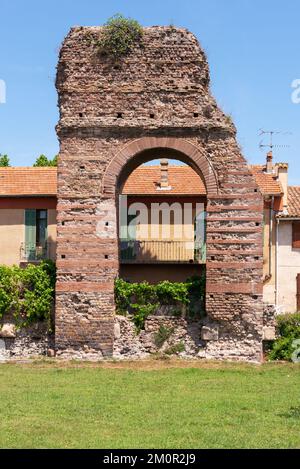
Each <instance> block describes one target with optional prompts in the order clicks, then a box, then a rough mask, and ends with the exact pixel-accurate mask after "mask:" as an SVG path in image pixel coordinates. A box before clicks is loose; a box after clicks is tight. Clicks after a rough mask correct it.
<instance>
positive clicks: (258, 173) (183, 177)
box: [0, 165, 300, 213]
mask: <svg viewBox="0 0 300 469" xmlns="http://www.w3.org/2000/svg"><path fill="white" fill-rule="evenodd" d="M249 168H250V170H251V172H252V173H253V175H254V177H255V179H256V182H257V184H258V186H259V188H260V190H261V192H262V194H263V195H267V194H269V195H281V194H282V188H281V185H280V183H279V181H278V180H276V178H275V177H274V176H273V175H272V174H267V173H265V172H264V169H265V166H262V165H253V166H250V167H249ZM160 171H161V170H160V166H140V167H138V168H137V169H136V170H135V171H133V172H132V173H131V174H130V176H129V177H128V179H127V181H126V183H125V185H124V188H123V193H124V194H127V195H130V194H131V195H158V194H159V195H170V194H171V195H206V189H205V185H204V183H203V181H202V179H201V178H200V177H199V176H198V175H197V173H195V171H194V170H193V169H192V168H190V167H189V166H169V168H168V177H169V185H170V187H171V189H170V190H160V186H159V182H160ZM290 189H291V194H292V195H291V197H292V199H291V200H293V202H292V204H291V207H292V206H294V205H295V201H294V199H295V196H294V195H293V194H294V193H298V192H297V191H298V190H299V188H298V187H291V188H290ZM56 194H57V168H49V167H47V168H43V167H40V168H32V167H28V168H26V167H24V168H21V167H13V168H0V197H1V196H26V195H28V196H41V195H49V196H50V195H52V196H55V195H56ZM297 210H298V208H297ZM297 213H300V211H298V212H297Z"/></svg>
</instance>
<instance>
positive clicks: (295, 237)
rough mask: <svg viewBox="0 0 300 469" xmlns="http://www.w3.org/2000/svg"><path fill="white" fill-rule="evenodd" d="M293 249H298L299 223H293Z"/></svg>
mask: <svg viewBox="0 0 300 469" xmlns="http://www.w3.org/2000/svg"><path fill="white" fill-rule="evenodd" d="M293 249H300V222H298V221H296V222H294V223H293Z"/></svg>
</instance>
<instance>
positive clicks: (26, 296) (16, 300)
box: [0, 261, 56, 327]
mask: <svg viewBox="0 0 300 469" xmlns="http://www.w3.org/2000/svg"><path fill="white" fill-rule="evenodd" d="M55 277H56V271H55V264H54V263H53V262H52V261H44V262H41V263H40V264H39V265H32V264H29V265H28V266H27V267H26V268H24V269H23V268H21V267H17V266H13V267H7V266H0V318H1V317H3V316H4V315H5V314H12V315H13V316H14V317H15V320H16V323H17V325H18V326H19V327H22V326H27V325H29V324H31V323H33V322H35V321H40V320H49V318H50V313H51V309H52V305H53V301H54V289H55Z"/></svg>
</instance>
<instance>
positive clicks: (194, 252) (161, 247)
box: [120, 240, 206, 264]
mask: <svg viewBox="0 0 300 469" xmlns="http://www.w3.org/2000/svg"><path fill="white" fill-rule="evenodd" d="M120 253H121V262H122V263H133V264H134V263H136V264H138V263H153V264H155V263H168V262H176V263H177V262H178V263H195V264H204V263H205V261H206V245H205V243H203V242H198V241H172V240H170V241H166V240H162V241H160V240H159V241H153V240H121V241H120Z"/></svg>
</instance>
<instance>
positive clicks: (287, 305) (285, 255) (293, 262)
mask: <svg viewBox="0 0 300 469" xmlns="http://www.w3.org/2000/svg"><path fill="white" fill-rule="evenodd" d="M292 226H293V224H292V222H291V221H280V223H279V230H278V306H279V308H280V309H281V311H282V312H286V313H293V312H296V310H297V275H298V274H300V249H294V248H293V244H292V232H293V231H292V229H293V228H292Z"/></svg>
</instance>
